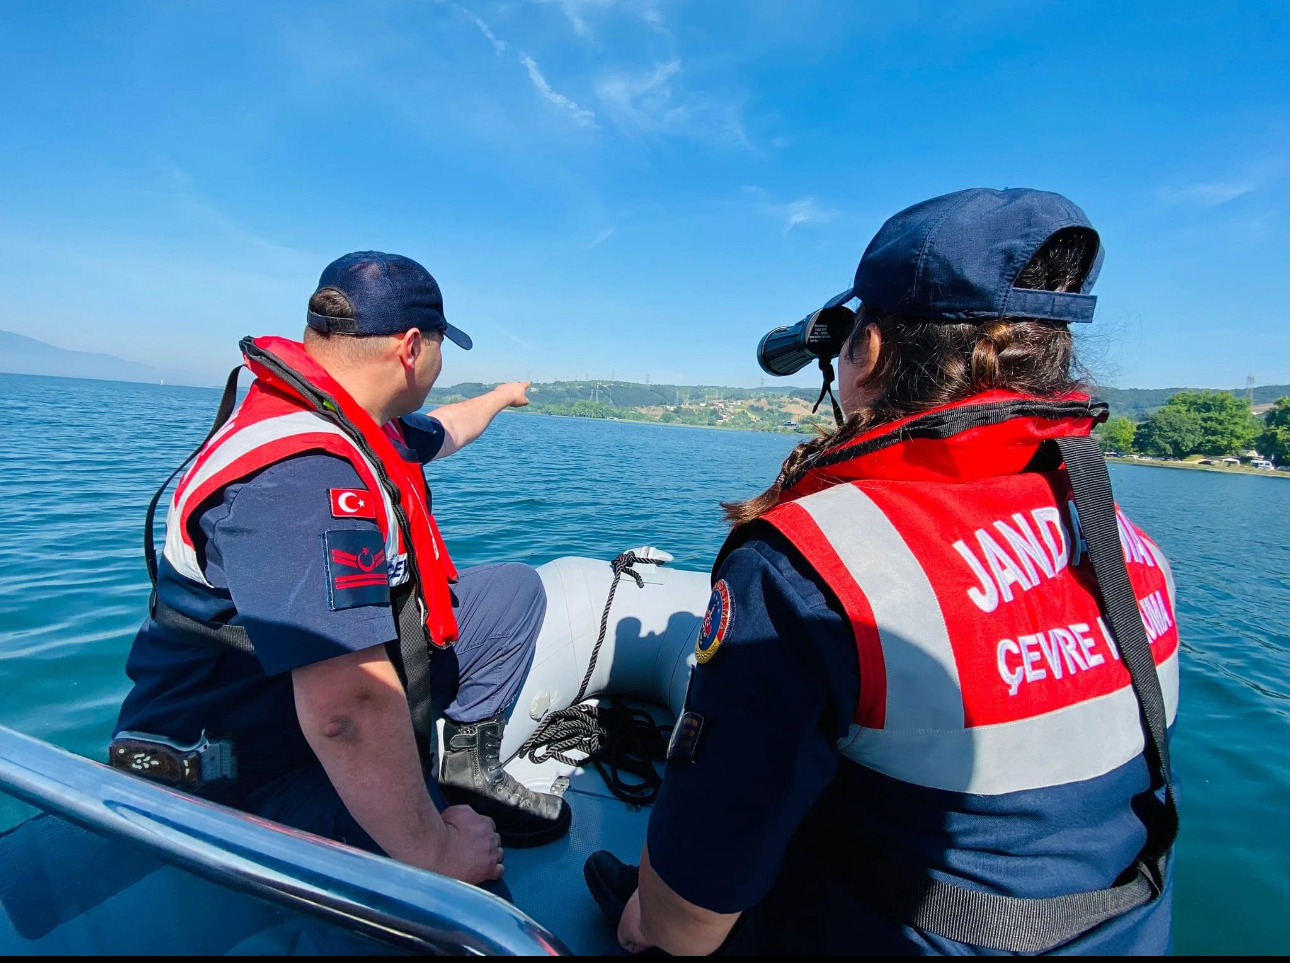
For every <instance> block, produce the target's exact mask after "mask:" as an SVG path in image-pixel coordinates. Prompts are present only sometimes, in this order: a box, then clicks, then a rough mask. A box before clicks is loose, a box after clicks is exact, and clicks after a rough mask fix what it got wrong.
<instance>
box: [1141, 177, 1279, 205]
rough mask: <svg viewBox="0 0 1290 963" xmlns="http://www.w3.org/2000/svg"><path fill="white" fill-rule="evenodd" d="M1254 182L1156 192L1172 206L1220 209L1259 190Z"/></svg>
mask: <svg viewBox="0 0 1290 963" xmlns="http://www.w3.org/2000/svg"><path fill="white" fill-rule="evenodd" d="M1258 187H1259V185H1258V184H1256V183H1254V181H1218V182H1213V183H1198V184H1187V185H1185V186H1183V187H1161V188H1158V189H1157V190H1156V197H1157V198H1158V199H1159V200H1162V201H1165V202H1166V203H1170V204H1198V205H1200V206H1201V207H1218V206H1220V205H1222V204H1226V203H1227V202H1228V201H1234V200H1236V199H1237V198H1238V197H1243V196H1244V195H1246V194H1249V193H1250V192H1252V191H1255V190H1258Z"/></svg>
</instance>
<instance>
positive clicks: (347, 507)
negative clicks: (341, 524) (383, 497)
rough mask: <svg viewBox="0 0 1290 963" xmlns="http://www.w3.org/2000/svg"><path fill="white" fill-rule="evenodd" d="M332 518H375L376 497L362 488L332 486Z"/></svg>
mask: <svg viewBox="0 0 1290 963" xmlns="http://www.w3.org/2000/svg"><path fill="white" fill-rule="evenodd" d="M331 517H332V518H375V517H376V499H375V498H374V497H372V493H371V492H369V491H367V490H366V489H363V488H333V489H332V490H331Z"/></svg>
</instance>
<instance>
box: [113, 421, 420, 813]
mask: <svg viewBox="0 0 1290 963" xmlns="http://www.w3.org/2000/svg"><path fill="white" fill-rule="evenodd" d="M402 423H403V429H404V437H405V438H406V440H407V442H408V448H407V449H405V450H404V451H403V452H402V454H404V455H405V456H406V457H408V458H409V459H415V460H417V461H421V462H427V461H430V460H431V459H433V458H434V457H435V456H436V455H437V454H438V453H439V451H440V449H441V448H442V446H443V441H444V429H443V425H442V424H440V422H439V421H438V420H436V419H434V418H431V417H428V416H426V415H410V416H408V417H406V418H404V419H402ZM363 488H365V486H364V484H363V482H362V481H361V480H360V479H359V477H358V473H357V472H355V471H354V468H353V466H351V465H350V464H349V462H348V461H346V460H344V459H342V458H337V457H335V456H332V455H328V454H322V453H306V454H301V455H297V456H295V457H292V458H288V459H286V460H284V461H281V462H278V463H276V464H273V465H270V466H269V467H268V468H265V469H263V470H262V471H260V472H259V473H257V474H255V475H253V476H252V477H250V478H248V479H246V480H244V481H242V482H239V483H237V484H233V485H229V486H227V487H226V488H225V489H224V490H223V492H222V493H221V494H220V495H219V496H218V497H217V498H216V499H213V500H212V503H211V504H210V506H209V507H207V508H205V509H204V510H203V511H202V512H201V514H200V516H199V518H198V527H199V529H200V534H201V537H200V538H197V539H196V545H195V547H196V549H197V552H198V556H199V558H202V559H203V571H204V573H205V575H206V580H207V581H208V582H210V583H211V586H212V588H211V589H203V590H201V591H197V590H196V588H195V587H194V586H193V584H192V583H190V582H188V581H187V580H186V579H182V578H181V577H180V576H178V574H177V573H176V572H175V571H174V569H173V568H171V566H170V565H169V564H168V563H167V562H166V561H165V560H164V558H163V559H162V561H161V566H160V572H159V576H158V591H159V592H164V593H166V599H167V601H168V602H170V604H171V605H172V606H174V607H175V608H178V609H179V610H180V611H183V612H185V613H187V614H188V615H191V616H194V617H196V618H201V619H205V620H208V621H214V622H223V621H228V620H229V619H230V618H231V617H232V616H233V614H234V612H236V615H237V618H236V622H237V624H240V625H242V626H243V627H244V628H245V629H246V631H247V634H248V635H249V636H250V638H251V641H252V642H253V643H254V645H255V655H247V654H245V653H241V652H238V651H235V650H232V649H227V650H225V649H212V648H211V647H209V646H205V645H200V644H194V643H190V642H182V641H178V640H176V639H174V638H173V637H171V636H169V635H167V634H166V632H165V631H164V630H162V629H161V628H159V627H158V626H157V625H156V624H155V623H153V622H152V621H151V620H149V621H147V622H145V623H144V626H143V628H142V629H140V631H139V635H138V637H137V638H136V639H135V643H134V646H133V647H132V648H131V650H130V657H129V659H128V661H127V663H126V673H127V674H128V675H129V676H130V678H131V679H132V680H133V681H134V682H135V686H134V688H133V689H132V690H131V691H130V693H129V695H128V696H127V697H126V700H125V703H124V704H123V705H122V707H121V713H120V716H119V718H118V720H117V731H121V730H124V729H133V730H138V731H143V732H150V733H156V734H161V735H167V736H170V737H171V738H176V739H183V740H196V739H197V738H198V737H199V736H200V735H201V732H202V730H203V729H205V730H206V731H207V733H208V735H209V736H210V737H211V738H219V737H222V736H224V735H228V734H235V735H236V739H237V742H238V764H239V772H240V778H239V790H240V791H242V792H250V791H252V790H253V789H254V788H255V787H256V786H257V785H258V784H260V783H262V782H263V781H265V780H266V779H268V778H271V777H273V776H276V775H278V774H280V773H282V772H284V771H286V770H288V769H291V768H294V767H296V766H301V765H307V764H308V763H310V762H312V761H313V758H314V757H313V753H312V752H311V751H310V749H309V746H308V744H307V743H306V742H305V738H304V734H303V733H302V732H301V730H300V724H299V722H298V721H297V719H296V712H295V702H294V694H293V690H292V686H291V675H290V673H291V670H293V669H298V668H301V667H302V666H306V665H311V664H313V663H315V662H322V661H325V660H327V659H331V658H334V657H336V656H340V655H345V654H346V653H349V652H355V651H359V650H361V649H366V648H370V647H372V646H375V645H383V644H385V643H387V642H391V641H393V640H395V639H396V638H397V636H398V633H397V631H396V629H395V625H394V617H393V613H392V611H391V608H390V595H389V585H388V582H386V581H384V576H385V575H386V572H387V569H386V564H385V561H384V559H381V560H380V561H379V562H374V561H373V559H374V557H375V556H376V554H377V553H379V552H381V551H382V549H383V541H382V539H381V535H380V532H379V529H378V528H377V526H376V522H375V521H374V520H372V519H366V518H353V517H349V518H337V517H333V511H332V505H331V496H330V491H331V489H363ZM364 550H366V551H367V552H368V554H367V555H363V556H362V561H363V565H364V567H365V568H366V571H365V570H364V568H360V567H355V566H346V565H342V564H341V563H339V562H337V561H336V559H335V557H334V556H333V554H332V553H333V552H337V551H339V552H341V553H342V556H343V557H347V556H353V557H354V559H355V560H356V561H357V560H358V559H359V557H360V553H362V552H363V551H364ZM346 576H349V577H350V578H351V579H352V581H351V582H345V581H343V580H344V579H345V578H346ZM378 576H379V577H378ZM338 577H339V578H340V579H341V580H342V581H340V582H339V583H338V581H337V579H338ZM338 584H341V585H349V586H351V587H347V588H337V585H338Z"/></svg>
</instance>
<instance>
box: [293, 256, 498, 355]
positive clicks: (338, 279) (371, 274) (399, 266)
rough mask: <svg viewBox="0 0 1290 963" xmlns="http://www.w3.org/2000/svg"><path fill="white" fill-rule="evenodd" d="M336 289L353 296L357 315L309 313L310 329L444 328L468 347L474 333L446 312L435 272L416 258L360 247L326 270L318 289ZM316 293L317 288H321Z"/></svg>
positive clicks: (395, 331)
mask: <svg viewBox="0 0 1290 963" xmlns="http://www.w3.org/2000/svg"><path fill="white" fill-rule="evenodd" d="M323 288H334V289H335V290H337V291H339V292H340V293H341V294H343V295H345V297H347V298H348V299H349V303H350V305H351V306H352V307H353V309H354V317H352V318H327V317H323V316H322V315H320V314H314V313H313V312H312V311H310V312H308V315H307V317H306V319H305V320H306V321H307V322H308V324H309V327H311V328H313V329H315V330H316V331H322V332H323V333H325V334H330V333H331V332H338V333H341V334H402V333H403V332H404V331H410V330H411V329H412V328H419V329H421V330H422V331H442V332H443V333H444V337H446V338H448V339H450V340H451V341H452V342H453V343H454V344H456V345H458V346H459V347H462V348H465V349H466V350H467V351H469V350H470V349H471V347H472V346H473V342H472V341H471V340H470V335H468V334H466V332H464V331H462V330H461V329H460V328H455V327H453V326H452V325H451V324H449V323H448V321H447V319H446V318H444V316H443V294H442V293H441V292H440V291H439V285H438V283H437V282H436V281H435V279H434V278H433V277H431V275H430V272H429V271H427V270H426V269H425V268H423V267H422V266H421V265H420V264H418V263H417V262H416V261H414V260H412V258H410V257H403V256H402V255H400V254H382V253H381V252H380V251H355V252H354V253H353V254H346V255H345V256H344V257H340V258H337V259H336V260H334V261H332V262H331V263H330V264H328V265H327V267H325V268H324V269H323V273H322V277H320V278H319V279H318V290H320V291H321V290H322V289H323ZM315 293H316V292H315Z"/></svg>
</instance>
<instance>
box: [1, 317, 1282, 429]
mask: <svg viewBox="0 0 1290 963" xmlns="http://www.w3.org/2000/svg"><path fill="white" fill-rule="evenodd" d="M0 371H2V372H10V373H13V374H34V375H52V376H55V377H62V378H99V379H102V380H104V381H143V382H152V383H154V384H155V383H157V382H160V381H163V380H164V381H165V382H166V383H167V384H180V385H200V386H203V387H204V386H207V385H210V384H212V382H211V381H210V380H209V379H207V378H204V377H202V376H201V375H196V374H193V373H192V372H190V371H183V370H180V369H166V368H158V367H154V366H153V365H147V364H142V363H140V362H138V361H128V360H126V359H125V358H118V357H116V356H115V355H110V354H98V353H95V352H90V351H69V350H67V349H66V348H56V347H54V346H53V345H52V344H46V343H45V342H44V341H38V340H36V339H35V338H29V337H26V336H25V335H21V334H15V333H14V332H12V331H3V330H0ZM491 387H492V385H490V384H483V383H480V382H464V383H461V384H456V385H451V386H449V387H443V388H436V389H435V392H434V394H433V395H432V396H431V401H432V402H435V403H438V404H442V403H444V402H446V401H450V400H453V399H454V398H473V397H475V396H476V395H479V394H482V393H483V392H485V391H487V390H488V389H489V388H491ZM1182 390H1184V389H1182V388H1106V387H1098V388H1096V389H1094V394H1096V395H1097V396H1098V397H1099V398H1102V399H1103V400H1105V401H1106V402H1108V403H1109V404H1110V405H1111V411H1112V412H1113V413H1114V414H1117V415H1127V416H1128V417H1130V418H1133V419H1134V420H1141V419H1143V418H1145V417H1146V416H1147V415H1148V414H1150V413H1151V412H1152V411H1155V410H1156V409H1157V408H1159V407H1161V406H1162V405H1164V403H1165V402H1166V401H1168V400H1169V397H1170V395H1173V394H1176V393H1177V392H1179V391H1182ZM1230 390H1231V391H1232V393H1233V394H1238V395H1239V394H1244V393H1245V392H1244V389H1240V388H1235V389H1230ZM532 394H533V400H534V402H535V404H536V405H537V406H539V407H545V406H548V405H553V404H571V403H574V402H576V401H581V400H585V401H595V402H600V403H604V404H605V405H608V406H612V407H613V408H618V409H638V408H649V407H663V406H674V405H693V404H697V403H701V402H709V403H711V402H716V401H724V402H741V401H743V402H751V401H755V400H756V399H758V398H771V397H782V396H788V397H790V398H793V397H796V398H799V399H802V400H805V401H808V402H814V401H815V397H816V395H818V394H819V389H818V388H799V387H795V386H791V385H778V384H777V385H772V386H767V387H764V388H729V387H722V386H719V385H643V384H638V383H635V382H629V381H559V382H548V383H540V384H535V385H534V386H533V392H532ZM1287 396H1290V385H1260V386H1258V387H1256V388H1255V389H1254V405H1255V407H1256V408H1261V407H1263V406H1265V405H1270V404H1271V403H1272V402H1274V401H1276V400H1277V399H1278V398H1284V397H1287Z"/></svg>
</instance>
